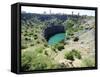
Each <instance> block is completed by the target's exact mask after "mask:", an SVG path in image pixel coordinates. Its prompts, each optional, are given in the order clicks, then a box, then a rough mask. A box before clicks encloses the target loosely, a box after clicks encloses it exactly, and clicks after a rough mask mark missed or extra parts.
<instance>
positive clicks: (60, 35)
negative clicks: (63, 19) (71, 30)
mask: <svg viewBox="0 0 100 77" xmlns="http://www.w3.org/2000/svg"><path fill="white" fill-rule="evenodd" d="M64 39H65V33H58V34H55V35H54V36H52V37H51V38H50V39H49V40H48V44H49V45H55V44H57V43H59V42H61V41H62V40H64Z"/></svg>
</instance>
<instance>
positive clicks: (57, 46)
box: [54, 43, 64, 51]
mask: <svg viewBox="0 0 100 77" xmlns="http://www.w3.org/2000/svg"><path fill="white" fill-rule="evenodd" d="M54 47H55V48H57V49H58V50H59V51H61V50H62V49H64V44H62V43H58V44H56V45H55V46H54Z"/></svg>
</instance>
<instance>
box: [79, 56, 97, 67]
mask: <svg viewBox="0 0 100 77" xmlns="http://www.w3.org/2000/svg"><path fill="white" fill-rule="evenodd" d="M81 66H82V67H93V66H95V60H94V59H93V58H90V57H85V58H83V59H82V64H81Z"/></svg>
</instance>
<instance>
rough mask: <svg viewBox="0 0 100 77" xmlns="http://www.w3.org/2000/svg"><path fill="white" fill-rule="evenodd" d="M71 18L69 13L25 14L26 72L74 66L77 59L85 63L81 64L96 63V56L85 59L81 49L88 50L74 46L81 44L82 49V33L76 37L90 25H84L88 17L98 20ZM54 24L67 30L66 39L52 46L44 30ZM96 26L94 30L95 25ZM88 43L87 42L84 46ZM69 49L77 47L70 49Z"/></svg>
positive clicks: (23, 64)
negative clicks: (80, 37) (45, 36)
mask: <svg viewBox="0 0 100 77" xmlns="http://www.w3.org/2000/svg"><path fill="white" fill-rule="evenodd" d="M71 17H72V16H71ZM71 17H70V15H69V16H67V15H66V14H61V15H60V14H50V15H49V14H47V15H45V14H34V13H33V14H31V13H23V14H22V17H21V69H22V71H29V70H45V69H58V68H72V67H73V66H72V65H73V62H74V61H75V60H76V59H78V60H80V61H81V62H82V64H81V67H93V66H94V65H95V60H94V57H92V58H90V57H89V58H87V57H84V58H83V54H82V53H80V52H84V49H83V51H80V50H79V49H78V48H76V49H73V46H75V45H72V44H76V43H77V44H76V45H79V47H80V49H81V48H82V47H81V46H80V44H79V43H80V39H79V37H78V36H75V34H77V33H80V32H81V31H83V30H84V29H85V26H87V25H85V26H84V24H85V23H86V22H87V21H88V20H87V19H90V18H92V19H94V17H88V16H87V17H86V16H85V17H84V16H79V17H78V18H74V17H72V18H71ZM52 25H62V26H64V28H65V32H66V37H65V39H64V40H63V41H61V42H60V43H57V44H56V45H48V41H47V40H46V39H45V38H44V36H43V31H44V29H45V28H47V27H48V26H52ZM93 25H94V26H93V29H94V28H95V24H93ZM91 28H92V27H91ZM84 39H85V38H84ZM84 44H85V43H84ZM82 45H83V44H82ZM85 46H86V44H85V45H84V47H85ZM84 47H83V48H84ZM74 48H75V47H74ZM69 49H73V50H71V51H69ZM64 53H65V54H64ZM88 55H89V54H88ZM62 61H63V62H62Z"/></svg>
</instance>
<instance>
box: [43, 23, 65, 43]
mask: <svg viewBox="0 0 100 77" xmlns="http://www.w3.org/2000/svg"><path fill="white" fill-rule="evenodd" d="M58 33H65V29H64V26H63V25H52V26H51V25H50V26H48V27H47V28H46V29H45V30H44V33H43V34H44V37H45V39H46V40H47V41H48V40H49V38H50V37H51V36H53V35H55V34H58Z"/></svg>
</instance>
